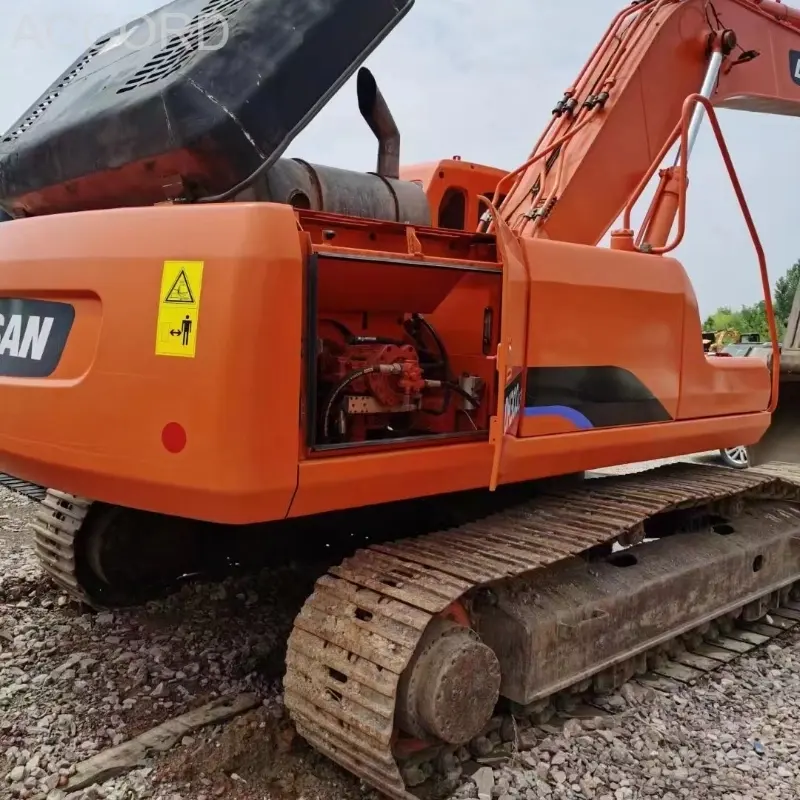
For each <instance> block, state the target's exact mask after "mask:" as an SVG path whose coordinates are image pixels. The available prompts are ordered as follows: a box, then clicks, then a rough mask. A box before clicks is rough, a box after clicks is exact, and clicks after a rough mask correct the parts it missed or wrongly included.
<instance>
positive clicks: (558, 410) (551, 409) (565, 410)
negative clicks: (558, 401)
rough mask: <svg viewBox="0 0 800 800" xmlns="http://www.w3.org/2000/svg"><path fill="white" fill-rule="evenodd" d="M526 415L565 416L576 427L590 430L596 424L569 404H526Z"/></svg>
mask: <svg viewBox="0 0 800 800" xmlns="http://www.w3.org/2000/svg"><path fill="white" fill-rule="evenodd" d="M525 416H526V417H563V418H564V419H566V420H569V421H570V422H571V423H572V424H573V425H575V427H576V428H580V429H581V430H588V429H589V428H594V425H592V423H591V422H590V421H589V420H588V419H587V418H586V417H584V416H583V414H581V412H580V411H576V410H575V409H574V408H570V407H569V406H525Z"/></svg>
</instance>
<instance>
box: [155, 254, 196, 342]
mask: <svg viewBox="0 0 800 800" xmlns="http://www.w3.org/2000/svg"><path fill="white" fill-rule="evenodd" d="M202 287H203V262H202V261H165V262H164V269H163V271H162V273H161V294H160V296H159V303H158V323H157V325H156V355H157V356H178V357H183V358H194V355H195V342H196V341H197V320H198V317H199V314H200V290H201V289H202Z"/></svg>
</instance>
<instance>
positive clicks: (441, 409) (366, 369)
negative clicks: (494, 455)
mask: <svg viewBox="0 0 800 800" xmlns="http://www.w3.org/2000/svg"><path fill="white" fill-rule="evenodd" d="M309 216H310V215H309ZM301 222H304V223H306V224H309V219H308V218H306V217H302V216H301ZM356 224H357V223H356V222H355V221H353V222H350V223H348V222H344V221H342V222H341V223H340V224H339V227H338V228H326V229H325V232H326V233H327V235H328V236H329V237H331V238H333V239H339V238H341V239H342V240H344V241H346V238H347V233H348V228H349V227H352V226H355V225H356ZM396 228H397V226H394V225H392V224H391V223H386V224H385V229H387V230H388V229H395V230H394V231H393V232H395V233H397V231H396ZM418 233H419V235H422V236H424V232H423V231H422V230H419V231H418ZM377 235H378V236H380V235H381V234H380V232H379V233H378V234H377ZM460 242H461V243H462V244H464V245H465V250H466V249H467V248H469V250H470V251H471V252H470V253H469V254H468V255H471V256H472V258H473V262H474V263H469V262H468V263H464V262H463V261H462V262H456V261H455V260H453V261H452V262H451V261H450V260H449V259H445V258H442V259H439V258H434V257H431V258H430V259H426V260H413V259H408V258H405V259H404V258H401V257H399V254H398V257H394V256H393V255H392V254H391V247H392V244H391V242H385V243H384V244H383V246H385V247H387V248H390V250H389V252H387V253H385V254H384V255H377V254H375V255H373V256H372V257H370V258H368V259H367V258H364V257H363V256H359V254H358V253H356V252H355V251H349V250H348V249H347V248H343V247H341V246H339V247H336V248H334V247H333V246H332V245H331V246H330V248H329V249H326V248H325V246H324V245H322V246H320V248H319V249H318V251H317V252H316V253H315V254H314V255H313V256H312V258H311V259H310V262H309V265H308V268H307V270H308V271H307V275H308V281H307V283H308V285H307V287H306V312H305V313H306V332H305V336H304V339H305V341H306V342H308V343H309V346H310V347H312V348H313V351H312V352H310V353H309V354H308V358H307V360H306V365H307V370H308V371H307V375H306V419H307V421H308V422H307V446H308V449H309V455H310V456H312V457H313V456H314V455H315V454H318V455H319V454H322V453H326V452H330V451H331V450H340V449H348V450H350V449H352V448H360V447H381V446H383V447H386V446H392V447H394V446H398V445H411V444H413V443H415V442H423V441H427V440H430V439H431V438H436V439H443V438H445V439H447V438H450V439H456V440H458V439H463V438H464V437H468V438H469V437H478V438H485V436H486V434H487V432H488V427H489V418H490V416H491V414H492V413H494V403H495V402H496V401H495V398H496V389H497V377H496V365H495V357H494V356H495V353H496V348H497V341H498V338H499V309H500V299H501V291H502V277H501V271H500V269H499V265H498V264H496V263H494V262H495V258H496V253H495V250H494V247H493V245H492V244H491V243H488V242H487V243H481V242H480V241H479V240H477V241H475V242H472V243H470V242H469V239H468V238H467V237H463V236H462V237H461V238H460ZM476 256H477V258H482V257H483V258H485V261H484V262H483V263H481V262H480V261H477V259H476Z"/></svg>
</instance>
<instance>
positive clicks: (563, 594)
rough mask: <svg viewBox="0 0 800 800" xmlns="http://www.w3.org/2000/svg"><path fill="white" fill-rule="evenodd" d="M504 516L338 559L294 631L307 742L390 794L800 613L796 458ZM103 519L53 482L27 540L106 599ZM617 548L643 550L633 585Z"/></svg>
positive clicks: (544, 502)
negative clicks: (94, 566) (558, 714)
mask: <svg viewBox="0 0 800 800" xmlns="http://www.w3.org/2000/svg"><path fill="white" fill-rule="evenodd" d="M504 502H505V501H504ZM480 507H481V506H480V504H478V506H477V508H480ZM497 507H498V506H497V503H496V504H495V506H494V507H493V508H492V510H493V511H495V512H496V513H488V512H485V513H486V514H487V515H486V516H483V517H482V518H481V519H476V518H475V517H476V516H480V514H481V513H484V512H481V511H478V512H476V513H470V512H467V511H466V510H465V509H462V510H461V511H462V514H465V515H466V516H467V517H468V518H470V519H472V520H473V521H471V522H469V523H467V524H463V525H461V526H459V527H453V528H450V529H447V530H442V531H439V532H437V533H432V534H429V535H425V536H420V537H417V538H413V539H404V540H401V541H399V542H395V543H388V544H374V545H372V546H370V547H368V548H366V549H362V550H359V551H357V552H356V553H355V554H354V555H353V556H351V557H349V558H346V559H345V560H344V561H343V562H341V563H340V564H339V565H337V566H333V567H331V568H330V569H329V570H328V572H327V573H326V574H324V575H322V576H321V577H320V578H319V579H318V581H317V583H316V586H315V589H314V592H313V593H312V594H311V595H310V596H309V598H308V599H307V601H306V603H305V605H304V606H303V608H302V610H301V611H300V613H299V614H298V616H297V618H296V620H295V625H294V629H293V631H292V633H291V635H290V637H289V640H288V647H287V658H286V674H285V677H284V689H285V704H286V707H287V709H288V711H289V713H290V715H291V717H292V719H293V721H294V723H295V725H296V727H297V730H298V732H299V733H300V735H302V736H303V737H304V738H305V739H306V740H307V741H308V742H309V743H310V744H311V745H312V746H313V747H315V748H316V749H317V750H319V751H320V752H322V753H324V754H325V755H327V756H328V757H329V758H331V759H332V760H334V761H336V762H338V763H339V764H340V765H341V766H343V767H344V768H345V769H347V770H348V771H350V772H351V773H354V774H355V775H357V776H359V777H360V778H362V779H363V780H365V781H366V782H367V783H368V784H370V785H372V786H374V787H375V788H377V789H379V790H380V791H381V792H383V793H384V794H386V795H388V796H389V797H392V798H395V800H412V799H413V798H415V797H419V796H424V795H431V794H437V793H439V792H442V791H444V792H447V791H449V790H451V789H452V788H453V785H454V781H457V780H458V777H459V775H460V769H461V768H460V762H461V761H462V760H463V759H464V758H466V757H476V756H484V757H486V756H488V755H490V753H491V757H499V756H502V755H503V753H504V751H505V749H507V747H508V745H506V744H504V741H506V740H507V739H508V736H507V735H506V734H507V733H508V731H509V729H513V730H514V731H517V730H518V729H520V730H521V729H523V728H524V727H525V726H531V725H539V724H545V723H547V721H548V720H549V719H550V718H551V716H552V715H553V714H554V713H555V711H556V710H560V711H565V710H569V709H570V708H571V707H572V706H573V705H574V704H575V703H577V702H578V701H579V700H580V699H581V698H583V697H585V696H586V693H587V692H588V693H590V694H591V693H603V692H608V691H611V690H613V689H616V688H619V687H620V686H622V685H623V684H624V683H625V682H627V681H629V680H630V679H631V678H636V679H637V680H639V681H641V682H645V683H649V684H651V685H656V686H657V685H658V684H659V683H660V682H663V681H665V680H667V679H673V680H679V681H689V682H691V681H693V680H696V679H697V678H698V677H700V676H701V675H702V674H705V673H707V672H709V671H713V669H715V668H717V667H718V666H719V665H721V664H723V663H727V662H728V661H730V660H731V659H733V658H735V657H736V656H737V655H738V654H739V653H741V652H746V651H748V650H750V649H752V647H755V646H758V645H759V644H761V643H763V642H764V641H766V640H767V639H768V638H771V637H774V636H776V635H778V634H780V633H781V632H782V631H783V630H785V629H787V628H788V627H791V625H792V624H794V623H795V622H796V621H800V604H798V603H796V602H795V601H796V600H798V599H800V591H797V590H796V589H795V588H794V587H795V586H798V588H800V585H799V584H798V581H800V467H798V466H795V465H790V464H776V463H772V464H768V465H765V466H763V467H761V468H758V469H752V470H749V471H746V472H740V471H733V470H728V469H723V468H719V467H712V466H700V465H691V464H674V465H670V466H666V467H661V468H659V469H656V470H651V471H649V472H647V473H638V474H633V475H624V476H618V477H613V478H603V479H599V480H591V481H586V482H584V483H583V484H582V485H581V486H580V487H579V488H574V489H565V488H561V489H551V490H550V491H549V492H547V493H545V494H540V495H538V496H536V497H535V499H529V500H525V501H524V502H521V503H520V502H515V503H514V504H513V505H510V506H507V507H503V510H501V511H499V512H497V511H496V509H497ZM490 508H491V506H490ZM91 510H92V504H91V503H90V501H88V500H85V499H82V498H78V497H73V496H72V495H68V494H65V493H61V492H56V491H48V492H47V494H46V496H45V497H44V499H43V501H42V506H41V509H40V511H39V513H38V514H37V520H36V522H35V524H34V525H33V529H34V537H35V548H36V552H37V554H38V556H39V559H40V562H41V564H42V567H43V568H44V569H45V571H46V572H47V573H48V574H49V575H50V576H51V578H52V579H53V580H54V581H55V582H56V583H58V584H59V585H60V586H61V587H63V588H64V589H65V590H66V591H67V592H68V593H69V594H70V595H71V596H73V597H74V598H76V599H77V600H79V601H81V602H84V603H87V604H89V605H93V606H95V607H97V606H98V601H97V594H96V592H94V591H93V590H92V588H91V587H88V586H87V584H86V582H85V581H84V580H83V577H84V576H83V575H82V574H81V569H80V564H79V563H76V562H77V561H79V559H76V549H75V548H76V542H77V541H78V540H79V539H80V537H81V535H82V533H83V531H82V525H84V523H85V522H86V518H87V516H89V513H90V511H91ZM98 511H99V509H98ZM94 513H95V512H94V511H92V514H94ZM103 513H105V512H103ZM92 519H94V520H96V519H97V517H96V516H95V517H92ZM731 520H732V521H734V523H735V524H733V525H731V524H729V521H731ZM90 522H91V520H89V522H86V526H85V530H89V529H90V528H92V525H91V524H89V523H90ZM726 528H730V531H733V530H734V529H735V530H736V532H737V535H736V537H724V536H717V535H716V534H718V533H726V532H727V531H726ZM714 532H716V533H714ZM683 534H689V535H683ZM695 534H697V535H695ZM645 538H646V539H647V540H651V539H655V540H656V541H655V542H649V541H648V543H642V542H643V540H645ZM723 540H724V541H723ZM84 541H85V540H84ZM725 542H727V543H725ZM614 544H617V545H622V546H623V547H627V548H629V549H627V550H625V551H624V552H623V554H622V555H623V556H624V557H625V558H628V559H631V558H632V559H633V560H632V562H631V563H637V561H636V559H637V556H641V555H643V556H644V560H643V562H642V563H641V564H639V568H638V569H637V570H632V571H630V572H627V573H624V575H625V579H624V580H622V581H620V578H619V575H620V574H622V573H621V572H620V571H616V572H615V568H614V566H613V561H614V559H618V558H619V556H613V555H611V551H612V545H614ZM632 554H636V555H632ZM91 557H92V556H91V553H88V556H87V553H86V552H84V553H83V560H84V561H86V559H87V558H88V559H91ZM609 563H612V566H609ZM623 563H624V562H623V561H619V564H620V565H623ZM751 563H752V568H751V566H750V565H751ZM676 565H677V566H676ZM762 566H763V567H764V568H763V569H762ZM84 569H85V567H84ZM637 576H638V577H637ZM111 588H112V589H113V585H112V587H111ZM704 590H705V591H704ZM680 598H684V601H683V602H681V601H680V600H679V599H680ZM531 608H535V614H531V612H530V609H531ZM769 611H771V612H772V613H771V614H770V615H769V616H767V617H765V614H767V612H769ZM626 620H635V621H636V625H635V626H634V625H625V624H624V622H625V621H626ZM515 626H516V627H515ZM520 626H522V628H524V629H525V633H524V635H520V630H519V628H520ZM465 632H466V633H465ZM508 642H515V643H516V644H514V645H513V646H514V647H517V648H519V647H522V649H521V650H520V651H519V653H518V654H516V655H515V653H511V654H509V652H505V651H507V650H508V648H509V647H510V646H511V645H508ZM520 643H522V644H521V645H520ZM515 652H516V651H515ZM495 654H496V656H497V658H496V657H495ZM498 659H499V661H498ZM499 662H502V664H503V668H502V670H501V669H500V667H499V666H498V664H499ZM431 687H433V689H432V688H431ZM434 690H436V691H434ZM453 698H455V699H453ZM464 698H467V700H465V699H464ZM498 701H499V702H498ZM503 720H509V721H510V720H513V725H511V726H509V725H504V724H503ZM476 725H477V727H476ZM501 734H502V735H501ZM515 735H516V734H515ZM412 790H413V794H412Z"/></svg>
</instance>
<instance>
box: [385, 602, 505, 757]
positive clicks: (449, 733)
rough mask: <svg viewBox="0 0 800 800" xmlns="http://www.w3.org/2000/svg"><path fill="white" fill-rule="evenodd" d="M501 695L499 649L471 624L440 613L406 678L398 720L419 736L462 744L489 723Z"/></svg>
mask: <svg viewBox="0 0 800 800" xmlns="http://www.w3.org/2000/svg"><path fill="white" fill-rule="evenodd" d="M499 696H500V663H499V661H498V660H497V656H496V655H495V654H494V652H493V651H492V650H491V649H490V648H489V647H487V646H486V645H485V644H483V642H481V640H480V639H479V638H478V634H477V633H476V632H475V631H474V630H472V629H471V628H468V627H466V626H464V625H461V624H458V623H457V622H455V621H453V620H451V619H445V618H441V617H439V618H436V619H434V620H432V621H431V623H430V625H429V626H428V629H427V630H426V632H425V634H424V635H423V638H422V640H421V641H420V643H419V645H418V646H417V650H416V652H415V654H414V656H413V657H412V660H411V663H410V664H409V665H408V667H407V668H406V670H405V672H404V673H403V675H402V677H401V678H400V685H399V692H398V705H397V721H398V723H399V725H400V728H401V729H402V730H403V731H404V732H406V733H408V734H410V735H411V736H414V737H416V738H418V739H421V740H429V739H438V740H440V741H443V742H446V743H447V744H452V745H461V744H465V743H466V742H468V741H469V740H470V739H473V738H474V737H475V736H478V735H479V734H480V732H481V731H482V730H483V729H484V728H485V727H486V724H487V723H488V722H489V720H490V719H491V717H492V714H493V712H494V708H495V706H496V705H497V700H498V698H499Z"/></svg>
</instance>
